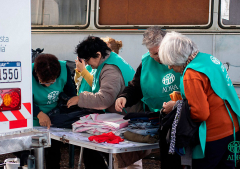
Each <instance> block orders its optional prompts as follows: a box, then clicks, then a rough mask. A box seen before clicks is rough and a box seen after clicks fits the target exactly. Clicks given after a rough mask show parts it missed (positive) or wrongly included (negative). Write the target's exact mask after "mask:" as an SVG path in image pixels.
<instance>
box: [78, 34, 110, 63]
mask: <svg viewBox="0 0 240 169" xmlns="http://www.w3.org/2000/svg"><path fill="white" fill-rule="evenodd" d="M108 51H109V52H111V49H110V48H109V47H108V46H107V44H106V43H105V42H104V41H103V40H102V39H100V38H99V37H95V36H88V37H87V38H86V39H84V40H83V41H82V42H80V43H79V44H78V45H77V47H76V49H75V53H76V54H77V55H78V57H79V58H81V59H86V60H89V59H90V58H97V57H98V55H97V54H96V53H97V52H100V53H101V54H102V58H105V56H106V55H107V54H108V53H107V52H108Z"/></svg>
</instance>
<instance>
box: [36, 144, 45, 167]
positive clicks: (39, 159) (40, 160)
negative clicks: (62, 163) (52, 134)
mask: <svg viewBox="0 0 240 169" xmlns="http://www.w3.org/2000/svg"><path fill="white" fill-rule="evenodd" d="M34 156H35V158H36V169H44V148H43V147H41V148H35V149H34Z"/></svg>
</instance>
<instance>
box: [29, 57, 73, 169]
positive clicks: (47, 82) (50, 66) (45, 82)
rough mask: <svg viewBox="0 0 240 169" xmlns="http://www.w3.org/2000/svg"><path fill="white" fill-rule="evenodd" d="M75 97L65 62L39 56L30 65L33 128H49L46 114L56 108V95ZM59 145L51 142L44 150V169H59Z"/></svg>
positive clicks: (57, 142)
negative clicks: (62, 94)
mask: <svg viewBox="0 0 240 169" xmlns="http://www.w3.org/2000/svg"><path fill="white" fill-rule="evenodd" d="M61 92H64V93H65V94H66V95H67V96H69V97H73V96H76V89H75V86H74V84H73V82H72V79H71V72H70V70H69V68H68V66H67V65H66V62H65V61H60V60H58V58H57V57H56V56H54V55H52V54H40V55H39V56H38V57H37V58H36V59H35V61H34V63H33V64H32V94H33V126H45V127H47V128H48V129H49V128H50V126H51V120H50V118H49V116H48V112H50V111H51V110H52V109H54V108H55V107H56V106H57V101H58V95H59V94H60V93H61ZM60 144H61V142H59V141H56V140H53V139H52V140H51V147H50V148H47V149H46V151H45V152H46V153H45V157H46V168H47V169H53V168H55V169H58V168H60V157H61V153H60Z"/></svg>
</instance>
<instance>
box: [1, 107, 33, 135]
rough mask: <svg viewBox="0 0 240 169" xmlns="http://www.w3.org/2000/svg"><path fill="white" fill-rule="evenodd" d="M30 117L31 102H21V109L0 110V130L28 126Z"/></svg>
mask: <svg viewBox="0 0 240 169" xmlns="http://www.w3.org/2000/svg"><path fill="white" fill-rule="evenodd" d="M31 119H32V112H31V103H22V105H21V110H13V111H3V112H0V128H1V131H3V130H4V131H5V130H7V131H9V129H17V128H25V127H29V125H30V124H32V122H30V121H32V120H31ZM5 132H6V131H5Z"/></svg>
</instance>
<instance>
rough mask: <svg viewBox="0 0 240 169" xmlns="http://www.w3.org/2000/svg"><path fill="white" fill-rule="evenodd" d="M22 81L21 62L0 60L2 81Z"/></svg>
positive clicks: (0, 81)
mask: <svg viewBox="0 0 240 169" xmlns="http://www.w3.org/2000/svg"><path fill="white" fill-rule="evenodd" d="M21 81H22V72H21V62H0V83H11V82H21Z"/></svg>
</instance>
